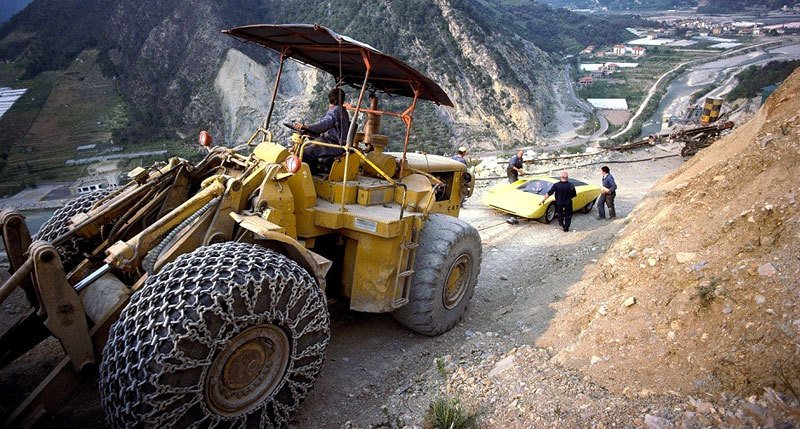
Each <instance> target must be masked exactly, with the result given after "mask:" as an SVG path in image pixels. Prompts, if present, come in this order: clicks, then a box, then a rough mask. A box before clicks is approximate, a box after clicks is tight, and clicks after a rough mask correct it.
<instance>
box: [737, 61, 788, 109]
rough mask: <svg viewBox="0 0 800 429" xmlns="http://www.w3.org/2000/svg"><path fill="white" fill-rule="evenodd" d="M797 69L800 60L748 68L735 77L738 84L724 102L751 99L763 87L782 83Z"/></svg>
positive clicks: (775, 62) (774, 62)
mask: <svg viewBox="0 0 800 429" xmlns="http://www.w3.org/2000/svg"><path fill="white" fill-rule="evenodd" d="M797 67H800V60H795V61H772V62H770V63H767V64H765V65H764V66H762V67H760V66H750V67H748V68H746V69H744V70H743V71H742V72H741V73H739V74H737V75H736V80H738V81H739V83H738V84H737V85H736V87H735V88H733V90H732V91H731V92H729V93H728V95H727V96H725V100H727V101H733V100H736V99H737V98H753V97H755V96H756V95H758V93H760V92H761V89H762V88H764V87H765V86H768V85H772V84H778V83H781V82H783V81H784V80H785V79H786V78H787V77H789V75H790V74H792V72H793V71H794V70H795V69H797Z"/></svg>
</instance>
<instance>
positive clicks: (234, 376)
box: [205, 325, 290, 415]
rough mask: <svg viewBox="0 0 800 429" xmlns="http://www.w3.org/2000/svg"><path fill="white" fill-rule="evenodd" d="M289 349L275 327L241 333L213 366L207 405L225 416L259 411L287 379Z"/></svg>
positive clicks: (232, 340)
mask: <svg viewBox="0 0 800 429" xmlns="http://www.w3.org/2000/svg"><path fill="white" fill-rule="evenodd" d="M289 349H290V347H289V338H288V337H287V336H286V333H284V332H283V330H281V329H280V328H278V327H277V326H275V325H258V326H253V327H251V328H248V329H247V330H245V331H243V332H241V333H239V334H238V335H236V336H235V337H234V338H233V339H231V340H230V342H228V344H227V345H226V346H225V348H224V349H222V351H221V352H219V353H218V354H217V356H216V357H215V358H214V361H213V362H212V363H211V367H210V368H209V372H208V377H207V380H206V388H205V396H206V403H207V404H208V405H209V407H210V408H211V409H213V410H214V411H215V412H217V413H220V414H223V415H238V414H243V413H246V412H248V411H250V410H252V409H254V408H256V407H257V406H258V405H259V404H261V403H262V402H263V401H264V400H265V399H266V398H267V397H269V396H270V395H271V394H272V393H273V392H274V391H275V388H276V387H277V386H278V384H279V383H280V381H281V380H282V379H283V375H284V373H285V372H286V367H287V365H288V363H289Z"/></svg>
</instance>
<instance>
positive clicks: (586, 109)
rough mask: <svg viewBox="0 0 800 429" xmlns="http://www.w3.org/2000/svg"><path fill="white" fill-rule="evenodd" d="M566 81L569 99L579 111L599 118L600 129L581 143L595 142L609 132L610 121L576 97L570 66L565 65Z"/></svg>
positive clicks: (564, 74)
mask: <svg viewBox="0 0 800 429" xmlns="http://www.w3.org/2000/svg"><path fill="white" fill-rule="evenodd" d="M563 76H564V81H565V82H566V83H567V94H569V98H570V99H571V100H572V102H573V103H575V105H576V106H578V108H579V109H581V110H583V111H584V112H586V113H589V114H590V115H594V116H595V117H596V118H597V121H598V122H600V128H598V129H597V131H595V132H594V133H593V134H592V135H590V136H589V137H586V138H584V139H582V140H581V143H584V142H588V141H593V140H596V139H598V138H599V137H600V136H602V135H603V134H605V133H606V131H607V130H608V119H606V117H605V116H603V115H601V114H600V113H599V112H597V110H596V109H595V108H594V106H592V105H591V104H589V103H588V102H586V101H584V100H581V99H580V98H578V97H577V96H576V95H575V88H574V87H573V86H572V79H571V78H570V77H569V64H566V65H564V71H563Z"/></svg>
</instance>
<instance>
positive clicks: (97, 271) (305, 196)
mask: <svg viewBox="0 0 800 429" xmlns="http://www.w3.org/2000/svg"><path fill="white" fill-rule="evenodd" d="M225 33H227V34H229V35H231V36H234V37H236V38H238V39H240V40H244V41H248V42H253V43H256V44H258V45H261V46H263V47H266V48H270V49H273V50H275V51H277V52H278V53H279V54H280V64H281V65H280V67H279V71H278V76H277V78H276V82H275V90H274V91H273V99H272V103H271V105H270V109H269V112H268V113H267V116H266V120H265V121H264V124H263V125H262V126H261V127H259V128H258V129H257V130H256V132H255V133H254V134H253V136H252V137H251V138H250V139H249V140H248V141H247V142H246V143H245V144H243V145H240V146H238V147H235V148H229V147H223V146H217V147H212V145H211V138H210V136H209V135H208V134H207V133H205V132H201V138H200V142H201V144H202V145H203V146H205V147H206V150H207V152H208V153H207V155H206V157H205V158H204V159H203V160H202V161H200V162H197V163H193V162H189V161H187V160H183V159H180V158H172V159H169V160H168V161H166V162H160V163H156V164H155V165H153V166H152V167H150V168H148V169H142V168H137V169H135V170H134V171H132V172H131V173H130V174H129V177H130V179H131V181H130V182H129V183H128V184H127V185H125V186H123V187H121V188H119V189H115V190H102V191H98V192H96V193H92V194H88V195H84V196H81V197H79V198H77V199H76V200H74V201H72V202H71V203H69V204H68V205H67V206H65V207H63V208H62V209H59V210H57V211H56V212H55V213H54V214H53V217H52V218H51V219H50V220H49V221H47V222H46V223H45V224H44V225H43V226H42V228H41V230H40V231H39V232H38V234H37V236H35V237H31V235H30V233H29V231H28V229H27V227H26V226H25V222H24V217H23V216H22V215H21V214H19V213H16V212H13V211H5V212H2V213H0V227H1V229H2V234H3V240H4V243H5V246H6V249H7V252H8V258H9V261H10V266H11V274H12V275H11V277H10V278H9V280H8V281H6V283H5V284H3V285H2V286H0V303H2V302H5V301H6V300H7V299H10V300H14V301H15V302H16V303H19V302H23V301H27V302H28V304H29V307H30V310H29V311H28V312H27V313H25V314H24V316H23V317H22V318H21V319H20V321H19V322H18V323H17V324H15V325H13V326H11V327H10V328H8V329H7V330H5V333H4V334H3V336H2V337H0V371H6V372H7V371H13V370H14V368H15V367H14V366H13V365H12V366H9V364H11V363H12V362H14V361H15V360H16V359H18V358H20V357H21V356H23V355H24V354H25V353H26V352H28V351H29V350H31V349H32V348H34V347H35V346H36V345H37V344H39V343H41V342H42V341H43V340H45V339H47V338H50V337H55V338H57V339H58V340H59V341H60V343H61V345H62V347H63V349H64V357H63V359H62V360H61V361H60V362H59V364H58V365H56V367H55V368H54V369H53V370H52V372H51V373H50V375H49V376H48V377H47V378H46V379H44V380H43V381H42V382H41V384H40V385H39V387H37V388H36V389H35V390H34V391H33V392H30V394H29V395H28V396H27V398H26V399H25V400H24V401H22V402H21V403H20V404H18V406H17V408H16V410H14V411H13V412H12V413H11V414H10V415H7V416H2V417H3V420H4V422H5V424H6V425H7V426H12V427H17V426H23V427H24V426H31V425H33V424H35V423H36V421H37V420H38V419H39V418H41V417H42V416H43V415H44V414H46V413H58V412H59V410H60V409H62V408H63V407H64V406H65V405H66V404H68V403H69V399H70V396H71V394H72V391H73V390H74V388H75V386H76V385H77V384H78V383H79V382H81V381H86V380H97V381H98V383H99V391H100V396H101V403H102V408H103V410H104V412H105V415H106V419H107V421H108V422H109V424H110V425H111V426H114V427H120V428H121V427H131V426H147V427H153V426H160V427H192V426H195V425H207V426H215V427H228V426H236V427H242V426H247V427H285V426H287V425H288V422H289V420H290V418H291V416H292V414H293V413H294V412H295V410H297V408H298V407H299V406H300V404H301V402H302V401H303V399H304V398H305V396H306V395H307V393H308V392H309V390H310V389H311V388H312V387H313V384H314V381H315V380H316V378H317V377H318V376H319V373H320V370H321V366H322V362H323V357H324V353H325V350H326V347H327V345H328V342H329V339H330V315H329V312H328V308H327V302H328V299H329V297H335V298H336V299H341V300H343V301H345V302H348V303H349V307H350V309H352V310H357V311H363V312H376V313H390V314H391V315H392V316H393V317H394V318H395V319H396V320H398V321H399V322H400V323H402V324H403V325H405V326H407V327H408V328H410V329H412V330H414V331H416V332H420V333H423V334H426V335H437V334H440V333H442V332H444V331H446V330H448V329H450V328H452V327H453V326H454V325H455V324H456V323H457V322H458V320H459V319H460V318H461V315H462V314H463V312H464V311H465V309H466V307H467V305H468V303H469V301H470V299H471V297H472V294H473V290H474V287H475V284H476V282H477V277H478V274H479V271H480V262H481V243H480V237H479V235H478V233H477V231H476V230H475V228H473V227H471V226H470V225H468V224H466V223H464V222H463V221H461V220H459V219H458V218H457V216H458V213H459V211H460V208H461V202H462V198H463V197H464V195H465V192H469V187H468V186H467V183H466V181H465V173H466V171H465V167H464V166H463V164H461V163H458V162H456V161H453V160H450V159H448V158H444V157H440V156H429V155H423V154H409V153H408V152H407V149H408V143H409V136H410V135H411V134H410V128H411V125H412V123H413V113H414V110H415V107H416V104H417V102H418V101H419V100H429V101H433V102H435V103H437V104H443V105H449V106H452V103H451V102H450V100H449V98H448V97H447V95H446V94H445V93H444V91H442V89H441V88H440V87H439V86H438V85H436V83H434V82H433V81H432V80H430V79H429V78H427V77H426V76H424V75H422V74H421V73H419V72H418V71H416V70H414V69H413V68H411V67H410V66H408V65H407V64H405V63H403V62H401V61H399V60H397V59H395V58H392V57H390V56H388V55H386V54H383V53H381V52H379V51H377V50H375V49H373V48H371V47H369V46H368V45H365V44H362V43H360V42H357V41H354V40H352V39H349V38H345V37H342V36H339V35H338V34H336V33H334V32H332V31H330V30H328V29H326V28H323V27H319V26H312V25H256V26H247V27H238V28H234V29H231V30H228V31H226V32H225ZM287 59H296V60H299V61H301V62H302V63H304V64H307V65H310V66H313V67H316V68H318V69H320V70H322V71H326V72H328V73H331V74H333V75H334V76H337V77H338V78H339V79H338V81H339V82H340V83H341V84H342V85H350V86H353V87H356V88H357V89H358V91H359V94H358V99H357V102H356V103H355V104H354V105H353V106H350V107H348V108H349V109H350V112H351V113H352V115H353V116H354V117H355V118H358V117H359V116H360V115H366V123H365V127H364V129H363V130H362V131H361V132H359V131H358V130H357V129H356V126H355V123H356V122H357V121H353V125H351V127H350V129H349V132H348V138H347V142H346V144H345V146H344V147H343V149H344V153H343V155H342V156H341V157H338V158H337V159H335V160H333V162H332V164H330V166H329V168H328V169H326V170H323V171H321V172H318V173H317V174H312V171H311V168H310V166H309V164H308V163H307V162H304V160H303V159H302V157H303V149H304V147H308V146H312V145H319V146H324V145H327V144H328V143H325V142H321V141H318V140H317V139H315V138H313V137H312V136H309V135H303V134H301V133H296V134H295V135H293V136H292V142H293V144H291V145H290V147H284V146H283V145H280V144H277V143H276V142H274V141H273V137H272V136H273V134H272V132H271V131H269V127H270V123H271V117H272V112H273V107H274V104H275V97H276V95H277V88H278V85H279V82H280V78H281V73H282V70H283V63H284V62H285V60H287ZM367 94H368V95H369V96H370V97H369V99H368V98H367V96H366V95H367ZM380 94H389V95H393V96H406V97H408V98H410V99H411V104H410V106H409V107H408V109H406V110H405V111H403V112H391V111H384V110H381V109H380V107H379V99H378V97H379V96H380ZM382 118H397V119H400V120H401V121H402V122H403V123H404V125H405V126H406V134H405V139H404V141H403V151H402V152H396V153H392V152H385V151H384V148H385V147H386V146H387V144H388V143H389V138H388V137H387V136H385V135H382V134H380V129H381V127H380V122H381V119H382ZM4 328H5V327H4ZM15 376H16V375H15ZM16 393H17V394H18V395H19V396H20V397H22V396H23V395H24V394H25V393H28V392H16Z"/></svg>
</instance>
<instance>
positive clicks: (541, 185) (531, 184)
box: [517, 180, 553, 195]
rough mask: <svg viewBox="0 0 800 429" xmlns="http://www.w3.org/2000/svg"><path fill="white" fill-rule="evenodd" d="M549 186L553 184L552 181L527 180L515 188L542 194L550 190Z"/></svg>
mask: <svg viewBox="0 0 800 429" xmlns="http://www.w3.org/2000/svg"><path fill="white" fill-rule="evenodd" d="M551 186H553V184H552V183H550V182H547V181H544V180H528V181H527V182H525V183H523V184H522V185H521V186H519V187H517V189H519V190H521V191H525V192H530V193H532V194H536V195H544V194H546V193H547V191H549V190H550V187H551Z"/></svg>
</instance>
